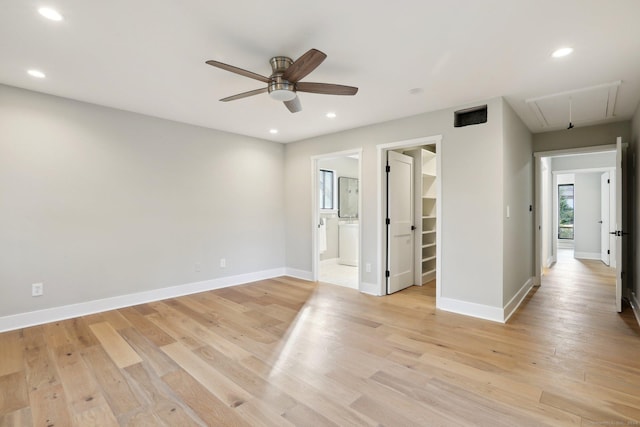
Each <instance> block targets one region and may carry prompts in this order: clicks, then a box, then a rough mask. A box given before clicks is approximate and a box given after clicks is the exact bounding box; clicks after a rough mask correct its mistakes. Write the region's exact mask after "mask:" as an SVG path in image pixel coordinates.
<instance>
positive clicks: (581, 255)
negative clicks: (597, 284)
mask: <svg viewBox="0 0 640 427" xmlns="http://www.w3.org/2000/svg"><path fill="white" fill-rule="evenodd" d="M573 257H574V258H577V259H595V260H598V261H600V259H601V258H600V257H601V255H600V252H578V251H574V252H573Z"/></svg>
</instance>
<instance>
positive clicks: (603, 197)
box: [600, 172, 609, 265]
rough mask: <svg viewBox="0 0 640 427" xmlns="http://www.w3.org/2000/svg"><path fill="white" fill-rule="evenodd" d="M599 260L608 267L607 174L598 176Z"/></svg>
mask: <svg viewBox="0 0 640 427" xmlns="http://www.w3.org/2000/svg"><path fill="white" fill-rule="evenodd" d="M600 259H601V260H602V262H603V263H605V264H606V265H609V172H604V173H603V174H602V175H600Z"/></svg>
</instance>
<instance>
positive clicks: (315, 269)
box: [311, 147, 365, 291]
mask: <svg viewBox="0 0 640 427" xmlns="http://www.w3.org/2000/svg"><path fill="white" fill-rule="evenodd" d="M362 152H363V149H362V147H360V148H353V149H350V150H343V151H334V152H332V153H325V154H318V155H315V156H311V194H312V197H311V257H312V258H311V277H312V280H313V281H314V282H317V281H318V276H319V272H320V269H319V260H320V254H319V253H318V223H319V222H320V212H319V209H318V197H317V196H318V183H319V181H318V162H319V161H320V160H324V159H332V158H336V157H347V156H353V155H357V156H358V223H359V224H360V226H359V227H358V290H359V291H362V274H361V268H362V219H363V218H364V216H365V215H364V213H363V210H362V188H363V183H362Z"/></svg>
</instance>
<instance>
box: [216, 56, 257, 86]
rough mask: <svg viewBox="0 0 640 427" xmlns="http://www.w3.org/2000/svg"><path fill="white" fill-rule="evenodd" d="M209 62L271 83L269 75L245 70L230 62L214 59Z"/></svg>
mask: <svg viewBox="0 0 640 427" xmlns="http://www.w3.org/2000/svg"><path fill="white" fill-rule="evenodd" d="M207 64H209V65H212V66H214V67H217V68H222V69H223V70H227V71H231V72H232V73H236V74H240V75H241V76H245V77H249V78H252V79H256V80H260V81H261V82H264V83H269V78H268V77H265V76H261V75H260V74H256V73H253V72H251V71H247V70H243V69H242V68H238V67H234V66H233V65H229V64H225V63H222V62H218V61H213V60H211V61H207Z"/></svg>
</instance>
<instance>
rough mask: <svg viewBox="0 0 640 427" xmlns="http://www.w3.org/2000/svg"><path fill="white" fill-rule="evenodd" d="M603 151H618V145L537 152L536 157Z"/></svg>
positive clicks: (534, 154)
mask: <svg viewBox="0 0 640 427" xmlns="http://www.w3.org/2000/svg"><path fill="white" fill-rule="evenodd" d="M603 151H616V144H607V145H594V146H593V147H578V148H566V149H563V150H551V151H536V152H535V153H533V156H534V157H561V156H575V155H578V154H592V153H600V152H603Z"/></svg>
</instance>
